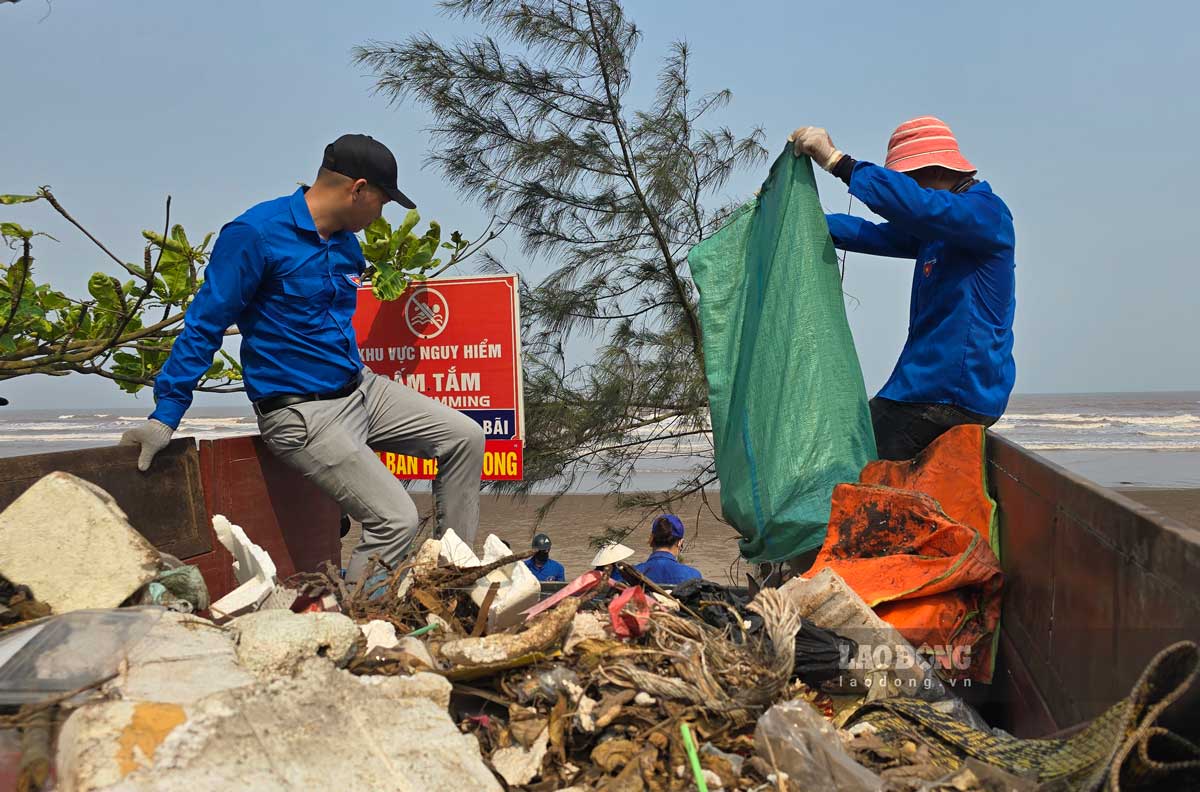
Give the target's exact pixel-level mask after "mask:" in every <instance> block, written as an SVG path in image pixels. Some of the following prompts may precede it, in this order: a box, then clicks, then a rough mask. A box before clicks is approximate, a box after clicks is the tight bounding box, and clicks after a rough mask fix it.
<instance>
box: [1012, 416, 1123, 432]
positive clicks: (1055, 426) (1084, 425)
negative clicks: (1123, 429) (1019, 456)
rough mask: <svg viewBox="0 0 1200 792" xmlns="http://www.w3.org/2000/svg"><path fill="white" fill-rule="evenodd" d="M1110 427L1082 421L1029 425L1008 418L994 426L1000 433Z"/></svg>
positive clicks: (1039, 422) (1030, 423)
mask: <svg viewBox="0 0 1200 792" xmlns="http://www.w3.org/2000/svg"><path fill="white" fill-rule="evenodd" d="M1109 426H1112V424H1110V423H1106V422H1104V421H1080V422H1078V423H1075V422H1071V423H1069V424H1067V425H1065V426H1064V425H1063V424H1060V423H1056V422H1055V421H1029V422H1027V423H1014V422H1011V421H1008V420H1007V419H1006V418H1001V419H1000V420H999V421H997V422H996V423H995V424H994V425H993V426H992V428H993V429H995V430H996V431H998V432H1000V431H1004V430H1005V429H1020V430H1023V431H1027V430H1031V429H1038V428H1043V429H1058V430H1067V431H1075V430H1077V429H1104V428H1106V427H1109Z"/></svg>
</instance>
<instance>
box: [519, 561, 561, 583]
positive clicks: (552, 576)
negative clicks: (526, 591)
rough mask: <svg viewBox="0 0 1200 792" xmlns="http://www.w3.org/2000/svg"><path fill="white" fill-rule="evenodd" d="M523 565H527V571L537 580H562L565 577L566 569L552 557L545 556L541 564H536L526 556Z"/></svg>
mask: <svg viewBox="0 0 1200 792" xmlns="http://www.w3.org/2000/svg"><path fill="white" fill-rule="evenodd" d="M525 566H527V567H529V571H530V572H532V573H533V576H534V577H535V578H537V579H538V580H542V581H551V582H553V581H558V582H564V581H566V579H567V571H566V570H565V569H563V565H562V564H560V563H558V562H557V561H555V560H554V559H553V558H547V559H546V563H545V564H543V565H542V566H538V565H537V562H535V561H534V560H533V559H532V558H526V559H525Z"/></svg>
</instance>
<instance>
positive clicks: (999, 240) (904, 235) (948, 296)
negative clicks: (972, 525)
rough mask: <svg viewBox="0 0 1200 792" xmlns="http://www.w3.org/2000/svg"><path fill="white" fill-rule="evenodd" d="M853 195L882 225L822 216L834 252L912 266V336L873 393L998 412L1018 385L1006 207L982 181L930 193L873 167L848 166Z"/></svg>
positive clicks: (1012, 242)
mask: <svg viewBox="0 0 1200 792" xmlns="http://www.w3.org/2000/svg"><path fill="white" fill-rule="evenodd" d="M850 194H851V195H853V196H854V197H855V198H858V199H859V200H860V201H862V202H863V203H864V204H866V205H867V207H868V208H870V209H871V211H873V212H874V213H875V214H877V215H879V216H880V217H882V218H884V219H885V220H887V222H886V223H871V222H869V221H867V220H864V219H862V218H860V217H853V216H851V215H846V214H831V215H827V216H826V219H827V220H828V222H829V233H830V235H831V236H832V237H833V242H834V244H835V245H836V246H837V247H838V248H840V249H843V250H849V251H852V252H855V253H868V254H871V255H874V256H893V257H896V258H915V259H916V266H915V268H914V271H913V285H912V296H911V299H910V303H909V320H908V338H907V340H906V341H905V343H904V350H903V351H902V352H901V353H900V359H899V361H897V363H896V368H895V369H894V370H893V371H892V376H891V377H890V378H889V379H888V381H887V383H886V384H885V385H884V386H883V388H882V389H881V390H880V391H879V395H880V396H882V397H883V398H885V399H892V400H894V401H901V402H937V403H942V404H954V405H957V406H959V407H964V408H966V409H968V410H971V411H973V412H977V413H981V414H982V415H987V416H999V415H1002V414H1003V413H1004V409H1005V407H1006V406H1007V405H1008V397H1009V394H1010V393H1012V388H1013V382H1014V381H1015V379H1016V364H1015V362H1014V361H1013V355H1012V349H1013V329H1012V328H1013V315H1014V313H1015V311H1016V274H1015V268H1016V260H1015V247H1016V238H1015V234H1014V231H1013V220H1012V213H1011V212H1010V211H1009V209H1008V207H1007V206H1006V205H1005V203H1004V201H1002V200H1001V199H1000V197H999V196H997V195H996V194H995V193H993V192H992V190H991V187H990V186H989V185H988V184H987V182H979V183H977V184H975V185H973V186H972V187H971V188H970V189H968V190H966V191H965V192H962V193H952V192H950V191H948V190H930V189H925V188H923V187H921V186H920V185H918V184H917V183H916V182H915V181H914V180H913V179H912V178H911V177H909V176H906V175H905V174H903V173H897V172H895V171H890V170H887V169H885V168H881V167H879V166H878V165H873V164H871V163H869V162H859V163H857V164H856V165H855V166H854V171H853V173H852V174H851V177H850Z"/></svg>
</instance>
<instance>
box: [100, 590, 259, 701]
mask: <svg viewBox="0 0 1200 792" xmlns="http://www.w3.org/2000/svg"><path fill="white" fill-rule="evenodd" d="M118 673H119V676H118V677H117V678H116V679H115V680H113V681H112V682H110V683H109V684H108V685H106V686H105V690H106V691H108V692H110V693H116V694H118V695H120V697H121V698H123V699H135V700H140V701H158V702H169V703H174V704H188V703H191V702H193V701H196V700H198V699H201V698H204V697H205V696H208V695H211V694H213V693H217V692H219V691H222V690H228V689H230V688H235V687H241V686H243V685H249V684H252V683H254V682H255V681H256V678H255V677H254V676H253V675H252V674H251V673H250V672H249V671H247V670H246V669H245V668H243V667H242V666H241V665H239V663H238V658H237V648H236V647H235V646H234V643H233V635H232V633H230V631H228V630H226V629H224V628H221V627H218V626H216V625H215V624H213V623H212V622H210V621H207V620H205V619H200V618H197V617H195V616H186V615H183V614H178V613H171V612H167V613H164V614H163V616H162V618H161V619H160V620H159V622H158V623H157V624H155V625H154V626H153V627H151V628H150V630H149V631H148V632H147V633H146V634H145V635H144V636H142V638H141V639H140V640H138V641H137V642H136V643H133V644H131V645H130V647H129V649H128V653H127V654H126V657H125V660H124V662H122V663H121V667H120V669H119V671H118Z"/></svg>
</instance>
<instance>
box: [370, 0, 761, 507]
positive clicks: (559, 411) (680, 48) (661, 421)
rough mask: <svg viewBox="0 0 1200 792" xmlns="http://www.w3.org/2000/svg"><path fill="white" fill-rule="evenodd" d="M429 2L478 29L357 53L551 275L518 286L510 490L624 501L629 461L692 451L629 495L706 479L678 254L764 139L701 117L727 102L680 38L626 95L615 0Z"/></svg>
mask: <svg viewBox="0 0 1200 792" xmlns="http://www.w3.org/2000/svg"><path fill="white" fill-rule="evenodd" d="M442 7H443V9H444V10H446V11H448V12H449V13H451V14H452V15H457V16H460V17H463V18H466V19H469V20H474V21H476V22H479V23H481V24H482V25H483V28H484V30H485V31H486V32H485V33H484V34H482V35H480V36H478V37H477V38H475V39H474V40H469V41H456V42H448V41H440V40H438V39H437V38H435V37H433V36H431V35H428V34H424V35H415V36H412V37H410V38H408V39H407V40H405V41H401V42H394V43H387V42H372V43H369V44H367V45H365V46H362V47H359V48H358V49H357V53H356V54H357V58H358V61H359V62H360V63H362V64H365V65H366V66H367V67H369V69H370V70H372V71H373V73H374V75H375V76H376V78H377V88H378V90H379V91H380V92H381V93H382V95H383V96H385V97H387V98H388V99H390V100H392V101H395V102H403V101H411V102H415V103H417V104H419V105H421V106H423V107H424V108H425V109H426V110H428V112H429V113H430V114H431V116H432V118H433V125H432V129H431V132H432V140H433V143H432V150H431V153H430V159H431V161H432V162H433V163H434V164H435V165H436V166H438V167H439V168H440V169H441V171H442V172H443V173H444V174H445V175H446V177H447V178H448V179H449V181H450V182H451V183H452V184H453V185H455V186H456V187H457V188H459V189H460V190H461V191H462V192H463V193H464V194H465V195H466V196H469V197H470V198H472V199H475V200H476V201H478V202H479V203H480V204H482V206H483V207H484V208H485V209H487V210H489V211H491V212H492V213H494V214H495V215H496V216H497V217H498V218H499V219H500V221H501V222H502V223H504V224H506V227H507V228H508V229H511V230H512V231H516V232H517V233H518V234H519V235H520V239H521V241H522V242H523V245H524V248H525V252H526V254H528V255H529V256H530V257H533V258H540V259H541V260H544V261H548V262H551V264H552V266H553V267H554V269H553V271H552V272H551V273H550V274H549V275H548V276H547V277H545V278H544V279H542V280H541V281H540V282H539V283H537V284H536V285H530V284H528V283H526V284H525V285H524V286H523V288H522V293H521V308H522V314H523V316H522V321H523V324H524V327H523V328H522V336H523V346H524V351H525V359H524V373H525V404H526V409H527V417H526V422H525V425H526V431H527V437H526V468H525V470H526V476H525V480H524V481H523V482H520V483H519V484H515V485H509V486H511V487H513V488H515V489H516V490H518V491H520V490H525V491H527V490H528V489H529V488H531V487H533V486H534V485H536V484H539V483H543V482H547V481H554V482H556V483H557V484H558V485H559V489H558V492H559V493H560V494H561V493H562V492H565V491H566V490H567V489H568V488H569V487H570V486H571V485H572V483H573V482H574V481H576V480H577V479H578V477H579V476H580V475H581V474H583V473H584V472H586V471H589V470H590V471H599V472H600V473H601V474H602V475H603V476H604V477H605V478H606V479H607V481H608V482H609V484H610V485H611V487H612V489H613V491H615V492H617V493H623V492H624V491H625V490H626V489H628V487H629V483H630V480H631V476H632V474H633V471H634V469H635V466H636V465H637V464H638V463H639V461H641V460H644V459H645V458H646V457H647V456H648V455H661V454H670V453H676V454H684V455H688V456H695V457H696V459H695V460H694V467H693V469H692V470H691V472H690V474H689V475H688V476H686V477H684V478H683V479H682V480H680V481H679V482H677V484H676V485H675V487H674V488H673V489H672V490H671V491H669V492H665V493H662V494H660V495H655V496H652V497H651V496H629V495H626V496H625V497H624V498H623V502H625V503H626V504H628V505H634V506H643V507H646V508H651V507H653V508H658V507H662V506H665V505H668V504H669V503H670V502H671V501H673V500H676V499H678V498H681V497H683V496H686V495H688V494H691V493H694V492H697V491H702V490H703V489H704V487H706V486H710V485H711V484H713V483H714V482H715V473H714V470H715V468H714V465H713V463H712V446H711V441H710V440H709V439H708V435H707V428H708V427H707V419H708V408H707V397H706V388H705V384H704V376H703V354H704V351H703V347H702V343H701V336H700V327H699V319H698V313H697V306H696V303H697V294H696V290H695V287H694V286H693V283H692V280H691V278H690V276H689V273H688V269H687V258H686V257H687V252H688V250H689V249H690V248H691V246H692V245H694V244H696V243H697V242H699V241H700V240H701V239H704V238H705V237H706V236H708V235H709V234H711V233H712V232H713V231H715V230H716V229H717V227H718V226H719V225H720V223H721V221H722V219H723V218H724V217H725V216H726V215H727V213H728V211H729V210H730V209H732V207H731V206H729V205H728V204H727V203H726V202H725V201H723V200H722V199H721V197H720V194H721V192H722V188H723V187H724V186H725V185H726V183H727V182H728V180H729V178H730V176H731V175H732V174H734V173H735V172H736V171H737V170H738V169H739V168H742V167H747V166H752V165H755V164H758V163H760V162H762V161H763V160H765V157H766V151H765V149H764V148H763V145H762V144H763V133H762V131H761V130H760V129H754V130H752V131H750V133H749V134H747V135H745V136H739V135H736V134H734V132H732V131H731V130H729V129H727V128H724V127H720V126H713V127H710V126H707V122H708V119H709V118H710V117H711V115H712V114H713V113H714V112H715V111H718V110H720V109H721V108H722V107H723V106H725V105H726V104H727V103H728V102H729V100H730V94H729V92H728V91H717V92H713V93H697V92H695V91H693V89H692V87H691V85H690V82H689V76H688V66H689V60H690V58H691V52H690V50H689V47H688V45H687V44H686V43H683V42H679V43H675V44H674V45H672V46H671V48H670V50H669V51H668V52H666V53H665V55H664V57H663V58H662V60H661V68H660V70H659V72H658V75H657V90H656V91H654V92H651V91H649V90H646V91H644V92H643V93H644V95H645V97H646V98H645V100H644V102H641V103H639V102H637V101H635V100H634V98H633V97H634V96H635V92H636V90H637V89H638V88H640V87H641V85H640V84H637V85H635V82H634V78H633V73H632V70H631V64H632V61H633V56H634V51H635V49H636V47H637V45H638V42H639V39H640V38H641V33H640V31H639V29H638V28H637V26H636V25H635V24H634V23H633V21H632V20H631V19H629V18H628V17H627V16H626V14H625V11H624V9H623V8H622V6H621V4H620V3H619V2H616V1H615V0H447V2H443V3H442ZM647 87H649V86H647ZM487 258H488V259H489V262H488V265H489V266H491V267H494V268H503V266H504V262H501V261H498V260H496V259H495V258H494V256H492V255H490V254H489V255H488V256H487ZM573 334H582V335H585V336H586V337H589V338H593V339H596V341H597V342H598V343H597V345H596V349H595V352H594V354H591V355H583V356H579V359H578V360H577V359H576V356H575V355H572V354H569V353H570V351H571V349H570V348H569V347H568V344H567V340H568V338H570V337H571V336H572V335H573ZM576 351H578V350H576ZM552 502H553V501H551V503H552Z"/></svg>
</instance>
